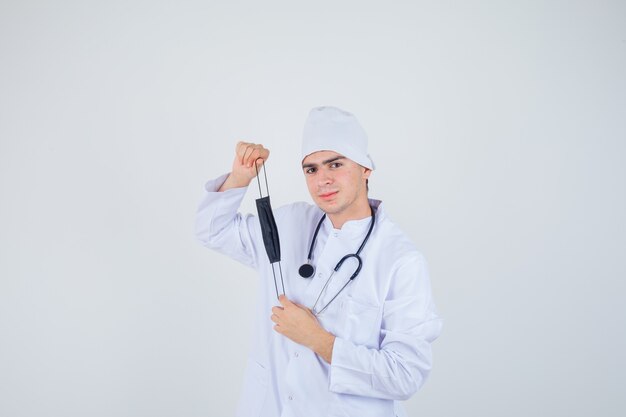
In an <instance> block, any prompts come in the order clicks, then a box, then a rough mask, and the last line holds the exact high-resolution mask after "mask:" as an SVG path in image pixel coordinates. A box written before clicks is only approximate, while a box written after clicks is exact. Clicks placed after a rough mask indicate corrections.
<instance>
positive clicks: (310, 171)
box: [304, 167, 317, 174]
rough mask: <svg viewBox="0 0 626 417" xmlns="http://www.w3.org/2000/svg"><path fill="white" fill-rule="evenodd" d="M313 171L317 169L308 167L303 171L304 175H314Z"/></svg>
mask: <svg viewBox="0 0 626 417" xmlns="http://www.w3.org/2000/svg"><path fill="white" fill-rule="evenodd" d="M315 171H317V168H313V167H310V168H307V169H305V170H304V173H305V174H315Z"/></svg>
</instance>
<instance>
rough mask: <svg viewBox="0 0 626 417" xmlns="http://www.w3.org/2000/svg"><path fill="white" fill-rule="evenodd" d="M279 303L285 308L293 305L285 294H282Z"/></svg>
mask: <svg viewBox="0 0 626 417" xmlns="http://www.w3.org/2000/svg"><path fill="white" fill-rule="evenodd" d="M278 301H280V304H282V306H283V307H287V306H292V305H293V303H292V302H291V301H289V299H288V298H287V297H286V296H285V294H281V295H279V296H278Z"/></svg>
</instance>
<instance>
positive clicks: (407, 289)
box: [330, 255, 442, 400]
mask: <svg viewBox="0 0 626 417" xmlns="http://www.w3.org/2000/svg"><path fill="white" fill-rule="evenodd" d="M441 324H442V323H441V319H440V318H439V316H438V315H437V312H436V308H435V305H434V303H433V301H432V297H431V288H430V281H429V278H428V270H427V266H426V262H425V260H424V258H423V257H421V255H420V256H417V257H412V258H411V260H410V261H408V262H404V263H403V264H402V265H401V266H399V267H398V268H396V270H395V273H394V276H393V277H392V278H391V287H390V290H389V293H388V296H387V299H386V300H385V302H384V305H383V317H382V324H381V330H380V340H381V342H380V349H374V348H369V347H366V346H359V345H356V344H355V343H353V342H351V341H349V340H346V339H342V338H336V339H335V344H334V346H333V352H332V362H331V366H330V369H331V371H330V390H331V391H332V392H335V393H340V394H353V395H360V396H367V397H374V398H382V399H391V400H406V399H408V398H409V397H410V396H411V395H413V394H414V393H415V392H416V391H417V390H418V389H419V388H420V387H421V386H422V384H423V383H424V382H425V380H426V378H427V377H428V374H429V372H430V369H431V365H432V354H431V346H430V345H431V343H432V342H433V341H434V340H435V339H436V338H437V337H438V336H439V334H440V333H441Z"/></svg>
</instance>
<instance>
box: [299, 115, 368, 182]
mask: <svg viewBox="0 0 626 417" xmlns="http://www.w3.org/2000/svg"><path fill="white" fill-rule="evenodd" d="M318 151H334V152H337V153H339V154H341V155H343V156H345V157H346V158H348V159H351V160H353V161H354V162H356V163H357V164H359V165H362V166H364V167H365V168H369V169H372V170H373V169H374V168H375V166H374V161H372V158H371V157H370V156H369V154H368V153H367V135H366V134H365V131H364V130H363V128H362V127H361V125H360V124H359V122H358V121H357V120H356V117H354V115H353V114H352V113H348V112H347V111H344V110H341V109H339V108H337V107H331V106H322V107H314V108H313V109H311V111H310V112H309V117H307V119H306V122H305V123H304V133H303V135H302V160H304V158H306V157H307V156H308V155H310V154H312V153H313V152H318Z"/></svg>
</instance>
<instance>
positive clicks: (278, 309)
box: [272, 306, 283, 315]
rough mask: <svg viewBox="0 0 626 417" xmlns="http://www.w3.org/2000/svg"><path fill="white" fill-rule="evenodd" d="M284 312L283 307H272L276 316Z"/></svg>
mask: <svg viewBox="0 0 626 417" xmlns="http://www.w3.org/2000/svg"><path fill="white" fill-rule="evenodd" d="M282 311H283V308H282V307H279V306H274V307H272V313H274V314H276V315H278V314H280V313H281V312H282Z"/></svg>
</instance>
